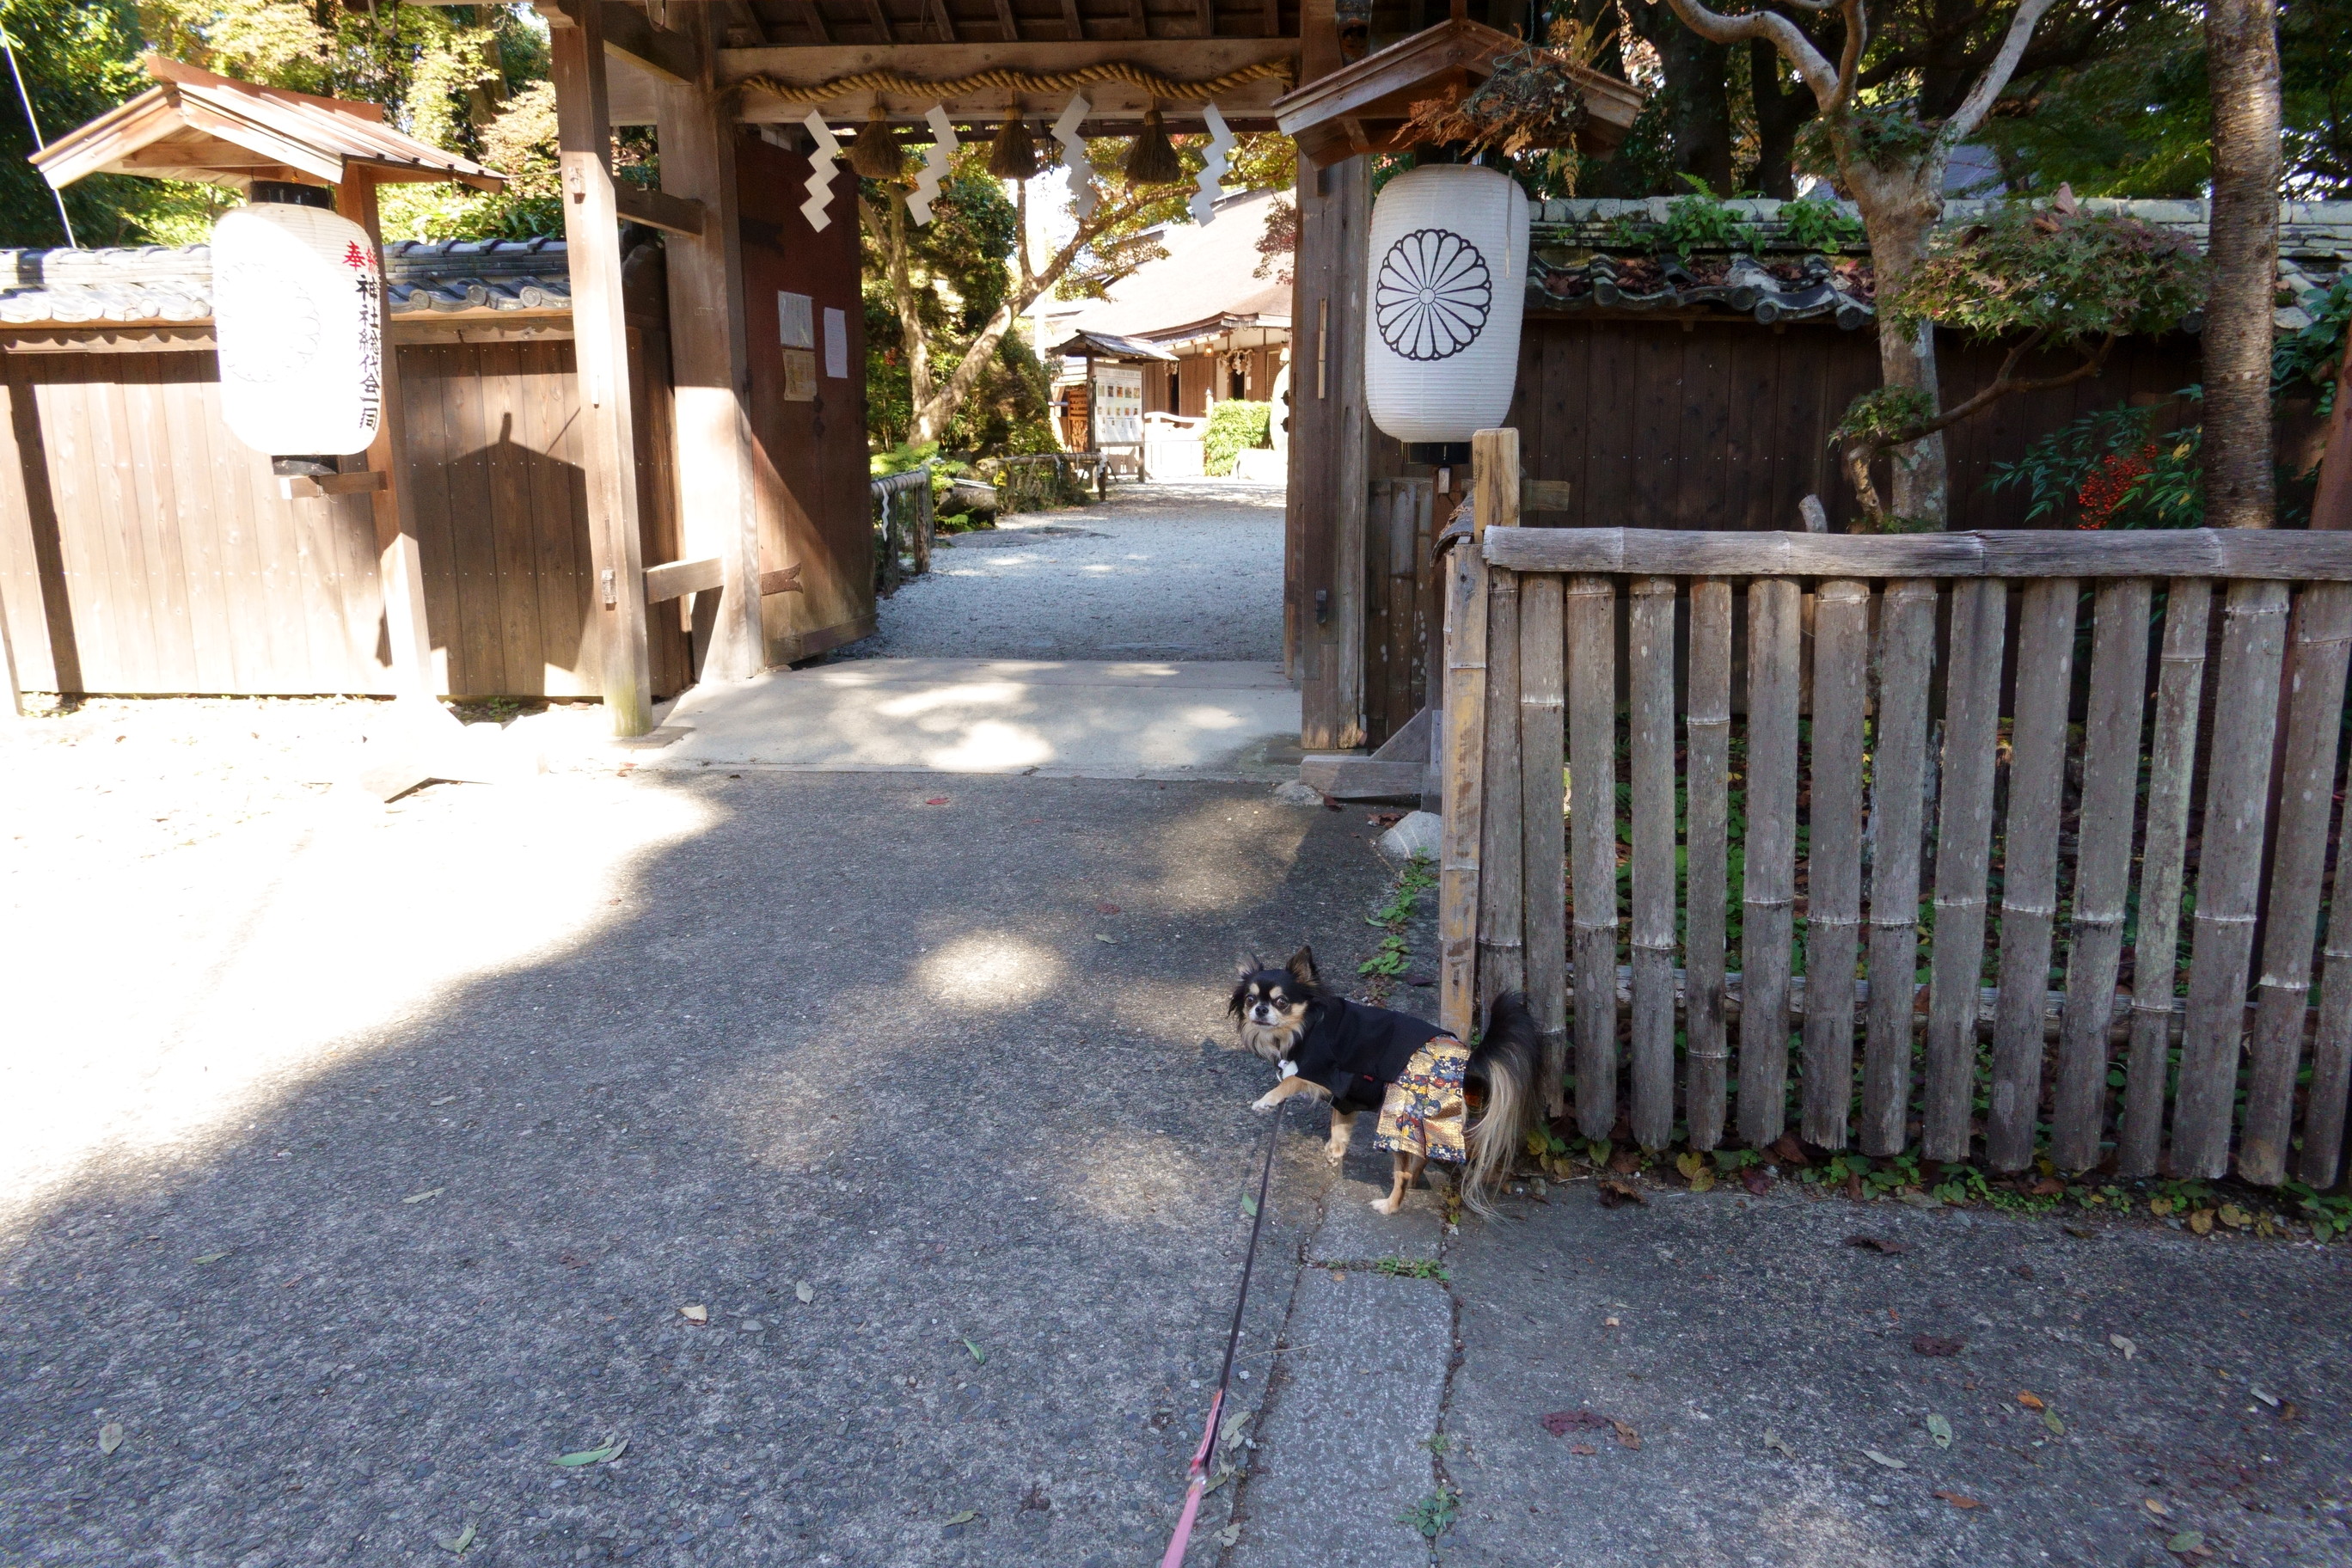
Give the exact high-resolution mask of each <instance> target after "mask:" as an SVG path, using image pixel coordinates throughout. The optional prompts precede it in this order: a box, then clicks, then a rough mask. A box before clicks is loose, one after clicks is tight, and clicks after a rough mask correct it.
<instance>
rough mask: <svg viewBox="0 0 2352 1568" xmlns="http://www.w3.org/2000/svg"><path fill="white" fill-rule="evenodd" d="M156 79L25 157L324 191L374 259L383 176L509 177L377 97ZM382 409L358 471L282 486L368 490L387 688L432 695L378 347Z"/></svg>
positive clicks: (409, 508) (50, 171)
mask: <svg viewBox="0 0 2352 1568" xmlns="http://www.w3.org/2000/svg"><path fill="white" fill-rule="evenodd" d="M144 63H145V65H146V68H147V72H148V74H149V75H150V76H152V77H153V78H154V79H155V83H156V85H155V86H153V87H152V88H150V89H148V90H147V91H145V92H143V93H141V94H140V95H139V96H138V97H136V98H134V99H132V100H131V101H129V102H128V103H125V104H122V105H121V106H120V107H119V108H117V109H115V110H111V111H110V112H109V113H107V114H104V115H101V116H100V117H99V118H98V119H96V120H94V121H90V122H89V124H87V125H84V126H81V127H80V128H79V129H78V130H75V131H73V132H70V133H68V134H67V135H65V136H61V137H59V138H58V139H57V140H56V141H54V142H50V143H49V144H48V145H47V147H46V148H44V149H42V150H41V151H39V152H37V153H34V154H33V156H32V163H33V165H34V167H35V168H37V169H38V170H39V171H40V173H41V174H42V177H43V178H45V179H46V180H47V181H48V183H49V184H50V185H52V186H53V187H56V188H59V189H62V188H63V187H65V186H67V185H68V184H73V183H74V182H75V181H77V180H80V179H83V178H86V177H87V176H89V175H91V174H136V175H143V176H145V177H148V178H151V179H169V180H188V181H195V182H201V183H205V184H217V185H224V186H226V187H228V188H229V189H232V190H236V191H241V192H251V191H252V190H253V189H254V187H255V186H256V185H257V184H262V183H265V182H267V183H272V184H279V185H292V186H325V187H328V188H330V189H331V191H332V192H333V195H332V198H331V199H332V204H333V205H334V207H335V208H336V210H337V211H338V212H340V213H341V216H344V217H346V218H349V219H351V220H352V222H353V223H356V224H357V225H358V226H360V227H361V228H362V229H363V230H364V231H365V232H366V234H367V237H368V239H369V240H370V242H371V243H372V244H373V246H374V247H376V249H377V251H378V253H379V256H380V255H381V252H382V249H383V226H382V225H381V223H380V222H379V221H378V218H377V204H376V187H377V186H378V185H381V184H402V183H411V182H416V183H423V182H444V181H451V180H454V181H457V182H458V183H460V184H467V185H471V186H474V187H475V188H477V189H479V190H488V191H496V190H499V189H501V188H503V186H504V185H505V183H506V182H505V179H504V177H503V176H502V175H500V174H497V173H495V172H494V171H492V170H489V169H486V168H484V167H482V166H481V165H480V164H478V163H474V162H472V161H471V160H469V159H467V158H463V157H460V156H458V155H457V154H456V153H449V152H446V151H444V150H443V149H441V148H438V147H434V146H431V145H429V144H427V143H425V142H419V141H417V140H416V139H415V138H414V137H412V136H407V135H404V134H403V133H402V132H398V131H395V130H394V129H393V128H392V127H390V126H388V125H386V124H384V123H383V110H381V109H379V108H378V107H376V106H375V105H373V104H367V103H350V102H345V101H343V100H338V99H331V98H315V97H312V96H310V94H308V93H299V92H290V91H287V90H284V89H278V88H268V87H258V86H256V85H254V84H253V83H250V82H243V81H237V80H234V79H230V78H227V77H221V76H215V75H214V74H213V73H212V72H210V71H205V70H199V69H197V68H195V67H194V66H189V65H184V64H182V63H181V62H180V61H177V60H171V59H165V58H161V57H159V56H152V55H151V56H149V57H148V58H147V59H146V61H145V62H144ZM373 270H374V273H375V277H376V287H377V290H378V296H379V297H378V300H377V306H378V313H377V319H378V320H379V321H383V320H388V319H389V316H390V313H391V312H390V303H391V302H390V300H389V299H388V298H387V297H385V296H384V295H383V268H382V267H381V266H380V265H378V266H375V267H374V268H373ZM377 374H379V375H380V378H381V385H380V388H379V390H378V395H379V397H380V400H381V404H382V406H383V410H384V416H383V418H382V419H381V421H380V422H379V423H378V425H377V429H376V436H375V439H374V442H373V445H372V446H371V447H369V448H368V450H367V453H366V456H365V466H364V468H361V469H359V470H357V471H354V472H335V473H329V474H318V475H312V474H301V475H296V474H291V473H289V474H288V475H287V477H286V478H285V479H283V480H282V485H283V487H284V488H285V489H286V490H287V492H288V493H289V495H291V494H299V493H310V494H329V493H340V494H349V493H353V492H362V491H364V492H372V494H373V511H374V516H375V534H376V553H377V570H378V574H379V577H380V581H381V586H382V592H383V626H384V640H385V645H386V647H387V651H388V653H389V656H390V663H391V666H392V671H393V681H392V686H393V689H394V691H395V692H396V693H397V694H398V695H400V696H402V697H417V698H425V699H428V700H429V699H430V698H431V697H432V695H433V692H432V689H431V686H430V673H429V672H430V670H431V668H432V641H431V637H430V635H429V631H428V628H427V626H426V625H425V581H424V567H423V560H422V556H421V553H420V551H419V548H418V544H417V533H416V515H415V500H414V498H413V497H412V496H411V495H410V494H409V493H408V490H407V488H406V487H405V486H404V485H403V484H402V483H401V482H400V480H401V476H402V475H403V474H404V473H405V471H406V470H407V468H408V458H407V452H406V449H405V433H404V429H403V423H404V422H403V420H402V419H401V418H400V417H399V416H397V413H396V410H397V409H398V407H399V404H400V384H399V378H400V371H399V356H398V355H397V354H396V353H389V352H386V353H383V355H382V358H381V368H380V370H379V371H378V373H377Z"/></svg>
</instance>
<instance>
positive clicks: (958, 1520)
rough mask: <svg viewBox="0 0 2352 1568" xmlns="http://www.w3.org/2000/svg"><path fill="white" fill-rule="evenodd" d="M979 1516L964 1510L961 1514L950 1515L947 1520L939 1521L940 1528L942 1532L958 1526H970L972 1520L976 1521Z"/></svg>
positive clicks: (969, 1510)
mask: <svg viewBox="0 0 2352 1568" xmlns="http://www.w3.org/2000/svg"><path fill="white" fill-rule="evenodd" d="M979 1517H980V1515H979V1514H977V1513H975V1512H973V1511H972V1510H971V1509H965V1510H963V1511H962V1512H961V1513H951V1514H950V1515H948V1516H947V1518H945V1519H943V1520H941V1521H940V1529H942V1530H950V1529H952V1528H954V1527H955V1526H957V1525H959V1524H970V1523H971V1521H973V1520H975V1519H978V1518H979Z"/></svg>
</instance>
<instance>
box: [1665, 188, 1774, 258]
mask: <svg viewBox="0 0 2352 1568" xmlns="http://www.w3.org/2000/svg"><path fill="white" fill-rule="evenodd" d="M1683 182H1684V183H1685V184H1687V185H1689V186H1690V187H1691V193H1690V195H1686V196H1677V197H1675V200H1674V202H1673V203H1672V204H1670V205H1668V206H1667V208H1666V221H1665V222H1664V223H1663V224H1660V225H1659V226H1658V228H1657V231H1656V243H1657V247H1658V248H1659V249H1661V250H1671V251H1673V252H1674V253H1675V255H1677V256H1685V257H1687V256H1688V255H1690V253H1691V252H1692V251H1694V250H1735V249H1744V248H1746V247H1749V246H1751V245H1752V244H1754V243H1755V231H1754V230H1753V229H1751V228H1749V227H1748V226H1747V225H1746V224H1744V223H1741V222H1740V221H1739V218H1738V215H1736V214H1734V213H1733V212H1732V210H1731V207H1730V205H1728V204H1727V203H1726V202H1725V201H1724V200H1723V199H1722V198H1721V197H1719V196H1717V195H1716V194H1715V193H1714V192H1712V191H1710V190H1708V189H1707V188H1706V181H1705V180H1702V179H1700V178H1699V177H1698V176H1697V175H1696V174H1685V175H1684V176H1683Z"/></svg>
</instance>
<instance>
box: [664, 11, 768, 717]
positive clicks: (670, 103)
mask: <svg viewBox="0 0 2352 1568" xmlns="http://www.w3.org/2000/svg"><path fill="white" fill-rule="evenodd" d="M683 9H685V10H686V11H687V13H688V14H687V15H685V16H679V15H678V14H677V13H676V12H673V13H672V16H673V25H674V26H684V27H686V28H689V29H691V34H692V37H693V38H694V40H695V46H696V58H697V71H696V75H695V79H694V80H692V81H669V80H667V79H660V78H656V81H657V83H658V85H657V88H656V97H655V113H656V117H657V119H656V131H657V133H658V135H659V137H660V142H661V177H662V189H663V190H664V191H665V192H666V193H667V194H669V195H678V196H685V197H688V198H690V199H692V200H694V201H698V202H699V203H701V204H702V216H703V221H702V232H701V233H700V234H696V235H689V234H672V235H671V236H669V237H668V239H667V243H666V245H665V247H664V248H665V249H666V250H667V253H668V262H669V266H668V273H669V354H670V379H671V384H672V387H673V390H672V393H671V398H672V403H673V406H674V407H675V409H676V421H675V423H676V428H677V475H678V490H679V494H678V527H679V531H680V532H681V533H682V534H683V535H684V538H683V541H682V542H683V546H684V550H683V553H684V555H685V557H686V559H688V560H708V559H709V558H711V557H713V556H716V557H717V558H718V560H719V573H720V577H719V618H718V621H717V623H716V624H715V625H714V626H712V627H711V632H710V651H709V655H708V656H707V657H706V658H705V659H704V660H703V667H702V670H701V674H702V676H703V678H704V679H714V680H742V679H748V678H749V677H751V676H753V675H756V674H758V673H759V671H760V670H761V668H763V667H764V666H765V665H766V663H767V657H766V648H765V646H764V644H763V642H762V639H761V631H760V624H761V623H760V517H759V509H758V504H757V500H756V493H757V492H756V490H755V489H754V481H753V478H752V455H751V412H750V405H751V359H750V343H749V341H748V340H749V333H748V331H747V329H746V327H745V324H744V300H743V235H742V226H741V225H740V222H739V221H738V219H737V216H736V195H735V134H736V132H735V122H734V116H733V114H732V113H731V112H730V110H728V109H727V108H726V107H725V106H723V105H722V104H721V103H720V102H719V99H718V94H717V90H716V85H715V78H714V74H713V61H714V60H715V58H716V56H717V45H718V38H717V36H716V34H715V29H716V28H717V27H718V26H719V20H718V16H717V15H716V8H715V7H712V6H708V5H696V6H692V7H688V8H683ZM631 493H633V494H634V493H635V492H634V490H633V491H632V492H631Z"/></svg>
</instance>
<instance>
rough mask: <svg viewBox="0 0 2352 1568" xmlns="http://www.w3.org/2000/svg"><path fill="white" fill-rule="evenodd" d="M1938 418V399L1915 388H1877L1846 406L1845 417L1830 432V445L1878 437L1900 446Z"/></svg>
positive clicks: (1836, 445)
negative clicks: (1936, 400)
mask: <svg viewBox="0 0 2352 1568" xmlns="http://www.w3.org/2000/svg"><path fill="white" fill-rule="evenodd" d="M1935 417H1936V403H1935V399H1933V398H1931V397H1929V396H1928V395H1927V394H1926V393H1924V392H1921V391H1919V390H1917V389H1916V388H1915V387H1908V386H1876V387H1873V388H1871V389H1870V390H1869V391H1868V392H1865V393H1864V394H1863V395H1861V396H1860V397H1857V398H1855V399H1854V400H1853V402H1852V403H1850V404H1848V405H1846V411H1845V417H1844V418H1843V419H1841V420H1839V421H1838V422H1837V427H1836V428H1835V429H1833V430H1832V431H1831V432H1830V445H1831V446H1832V447H1849V446H1852V445H1853V444H1854V443H1855V442H1857V441H1868V440H1876V441H1880V442H1884V443H1885V444H1886V445H1888V446H1900V445H1901V444H1902V443H1904V442H1906V441H1908V440H1911V439H1913V438H1914V437H1915V436H1916V433H1917V431H1918V430H1919V428H1920V427H1921V426H1925V425H1926V424H1927V423H1928V422H1929V421H1930V420H1932V419H1934V418H1935Z"/></svg>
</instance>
